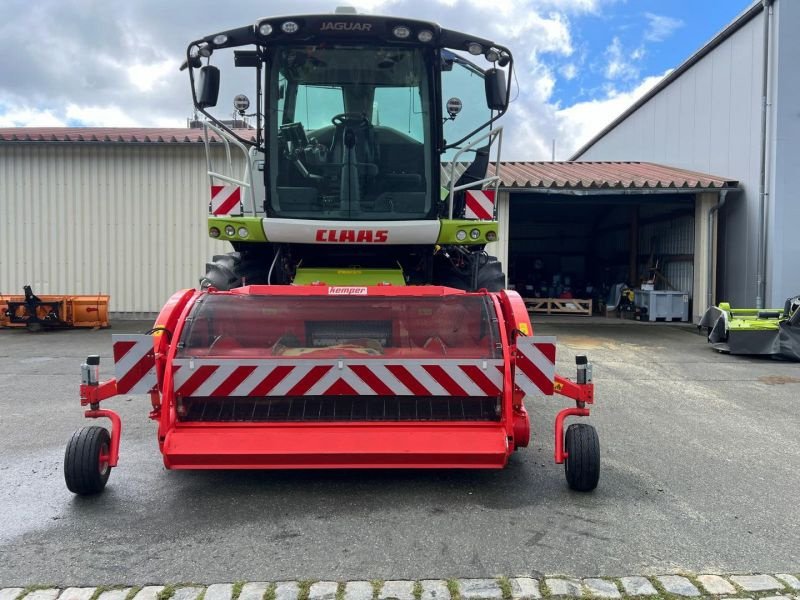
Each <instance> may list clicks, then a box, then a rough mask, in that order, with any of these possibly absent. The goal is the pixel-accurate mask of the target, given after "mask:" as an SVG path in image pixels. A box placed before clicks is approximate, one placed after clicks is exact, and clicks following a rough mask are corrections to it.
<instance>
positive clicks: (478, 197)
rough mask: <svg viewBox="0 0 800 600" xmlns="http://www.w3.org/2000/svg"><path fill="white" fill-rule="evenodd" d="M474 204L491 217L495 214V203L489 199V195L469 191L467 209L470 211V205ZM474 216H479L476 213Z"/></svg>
mask: <svg viewBox="0 0 800 600" xmlns="http://www.w3.org/2000/svg"><path fill="white" fill-rule="evenodd" d="M472 202H474V203H475V204H477V205H478V206H480V207H481V208H482V209H483V210H484V211H486V212H487V213H489V214H490V215H493V214H494V201H493V200H492V199H491V198H490V197H489V195H488V194H487V193H485V192H482V191H478V190H468V191H467V209H470V204H471V203H472ZM472 214H473V215H474V216H477V215H476V214H475V213H472Z"/></svg>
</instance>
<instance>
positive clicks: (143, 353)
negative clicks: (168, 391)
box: [111, 333, 157, 394]
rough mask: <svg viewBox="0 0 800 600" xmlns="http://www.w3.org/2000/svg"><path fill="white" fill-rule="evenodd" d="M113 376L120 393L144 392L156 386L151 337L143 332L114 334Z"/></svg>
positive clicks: (154, 360)
mask: <svg viewBox="0 0 800 600" xmlns="http://www.w3.org/2000/svg"><path fill="white" fill-rule="evenodd" d="M111 338H112V340H113V344H114V377H115V378H116V380H117V392H118V393H120V394H146V393H148V392H150V391H151V390H154V389H155V388H156V384H157V381H156V359H155V353H154V351H153V337H152V336H150V335H143V334H127V333H125V334H114V335H112V336H111Z"/></svg>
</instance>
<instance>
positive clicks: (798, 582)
mask: <svg viewBox="0 0 800 600" xmlns="http://www.w3.org/2000/svg"><path fill="white" fill-rule="evenodd" d="M775 577H777V578H778V579H780V580H781V581H782V582H783V583H785V584H786V585H787V586H789V587H790V588H791V589H793V590H797V591H800V579H798V578H797V577H795V576H794V575H788V574H786V573H778V574H777V575H775Z"/></svg>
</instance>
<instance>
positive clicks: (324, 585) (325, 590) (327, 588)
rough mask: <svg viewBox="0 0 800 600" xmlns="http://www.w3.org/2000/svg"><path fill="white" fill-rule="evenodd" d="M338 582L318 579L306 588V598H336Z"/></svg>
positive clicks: (323, 599)
mask: <svg viewBox="0 0 800 600" xmlns="http://www.w3.org/2000/svg"><path fill="white" fill-rule="evenodd" d="M338 588H339V584H338V583H336V582H335V581H318V582H317V583H312V584H311V588H310V589H309V590H308V600H336V590H337V589H338Z"/></svg>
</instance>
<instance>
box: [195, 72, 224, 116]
mask: <svg viewBox="0 0 800 600" xmlns="http://www.w3.org/2000/svg"><path fill="white" fill-rule="evenodd" d="M195 92H196V95H197V106H198V107H200V108H208V107H209V106H216V105H217V98H218V97H219V69H218V68H217V67H214V66H212V65H206V66H205V67H202V68H201V69H200V74H199V75H198V77H197V82H196V84H195Z"/></svg>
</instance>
